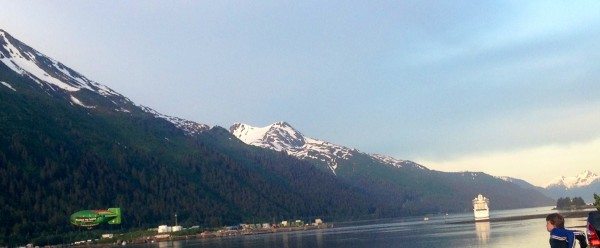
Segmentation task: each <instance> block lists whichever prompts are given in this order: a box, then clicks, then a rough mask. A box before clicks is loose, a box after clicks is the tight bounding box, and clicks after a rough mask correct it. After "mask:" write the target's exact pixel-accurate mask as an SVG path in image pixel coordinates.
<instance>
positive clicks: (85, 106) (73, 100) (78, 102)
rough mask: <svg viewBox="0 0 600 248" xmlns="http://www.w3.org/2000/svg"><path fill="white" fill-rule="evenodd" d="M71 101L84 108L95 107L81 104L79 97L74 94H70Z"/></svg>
mask: <svg viewBox="0 0 600 248" xmlns="http://www.w3.org/2000/svg"><path fill="white" fill-rule="evenodd" d="M71 102H72V103H74V104H76V105H79V106H81V107H84V108H95V106H88V105H85V104H83V103H82V102H81V101H80V100H79V99H77V98H75V97H74V96H71Z"/></svg>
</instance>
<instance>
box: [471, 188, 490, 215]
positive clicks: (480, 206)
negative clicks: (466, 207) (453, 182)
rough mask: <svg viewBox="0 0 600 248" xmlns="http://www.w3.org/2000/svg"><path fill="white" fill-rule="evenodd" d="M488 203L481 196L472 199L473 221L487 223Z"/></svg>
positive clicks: (488, 201)
mask: <svg viewBox="0 0 600 248" xmlns="http://www.w3.org/2000/svg"><path fill="white" fill-rule="evenodd" d="M489 203H490V200H489V199H488V198H485V197H483V195H481V194H479V195H478V196H477V198H475V199H473V214H474V215H475V221H487V220H489V219H490V208H489V206H488V204H489Z"/></svg>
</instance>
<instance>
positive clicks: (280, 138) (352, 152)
mask: <svg viewBox="0 0 600 248" xmlns="http://www.w3.org/2000/svg"><path fill="white" fill-rule="evenodd" d="M229 131H230V132H231V133H232V134H233V135H234V136H235V137H237V138H238V139H240V140H241V141H243V142H244V143H246V144H248V145H254V146H259V147H263V148H268V149H272V150H275V151H284V152H286V153H288V154H290V155H292V156H295V157H297V158H300V159H316V160H319V161H322V162H324V163H326V164H327V165H328V167H329V169H330V170H331V171H332V173H334V174H335V173H336V169H337V168H338V165H339V162H340V161H342V160H349V159H351V158H352V157H355V156H358V155H365V156H368V157H370V158H371V159H373V160H376V161H379V162H381V163H383V164H386V165H389V166H393V167H398V168H400V167H404V166H411V167H414V168H419V169H427V168H426V167H425V166H422V165H419V164H417V163H415V162H412V161H409V160H399V159H395V158H393V157H391V156H386V155H381V154H367V153H363V152H361V151H359V150H357V149H355V148H349V147H346V146H342V145H337V144H333V143H331V142H328V141H323V140H319V139H315V138H310V137H307V136H304V135H303V134H302V133H301V132H299V131H297V130H296V129H295V128H294V127H292V126H291V125H290V124H289V123H287V122H285V121H278V122H275V123H273V124H271V125H268V126H265V127H254V126H250V125H248V124H243V123H234V124H233V125H232V126H231V127H230V128H229Z"/></svg>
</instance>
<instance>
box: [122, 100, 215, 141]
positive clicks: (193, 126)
mask: <svg viewBox="0 0 600 248" xmlns="http://www.w3.org/2000/svg"><path fill="white" fill-rule="evenodd" d="M138 107H139V108H141V109H142V110H143V111H144V112H146V113H149V114H152V115H154V117H155V118H160V119H164V120H167V121H168V122H171V123H173V125H175V126H176V127H177V128H179V129H181V130H183V131H184V132H186V133H187V134H188V135H195V134H199V133H201V132H204V131H206V130H209V129H210V127H209V126H208V125H205V124H200V123H197V122H193V121H190V120H186V119H182V118H179V117H174V116H169V115H165V114H161V113H159V112H157V111H156V110H154V109H152V108H150V107H146V106H142V105H139V106H138ZM123 112H126V111H123Z"/></svg>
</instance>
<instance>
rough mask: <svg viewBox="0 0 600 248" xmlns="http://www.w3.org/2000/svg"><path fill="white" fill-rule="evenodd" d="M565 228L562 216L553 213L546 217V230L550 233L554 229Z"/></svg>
mask: <svg viewBox="0 0 600 248" xmlns="http://www.w3.org/2000/svg"><path fill="white" fill-rule="evenodd" d="M557 227H558V228H565V218H563V217H562V215H560V214H557V213H553V214H549V215H548V216H546V230H548V232H550V231H552V229H554V228H557Z"/></svg>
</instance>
